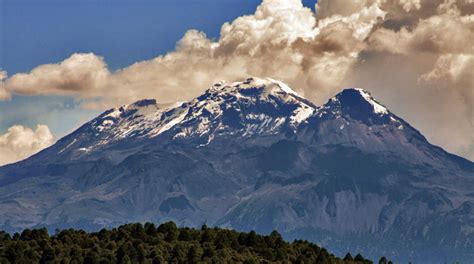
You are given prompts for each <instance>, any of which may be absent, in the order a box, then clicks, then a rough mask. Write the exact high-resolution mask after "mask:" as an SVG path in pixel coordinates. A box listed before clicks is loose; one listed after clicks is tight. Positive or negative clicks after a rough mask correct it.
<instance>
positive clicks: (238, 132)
mask: <svg viewBox="0 0 474 264" xmlns="http://www.w3.org/2000/svg"><path fill="white" fill-rule="evenodd" d="M473 206H474V163H473V162H471V161H469V160H466V159H463V158H461V157H458V156H455V155H452V154H449V153H447V152H446V151H444V150H443V149H441V148H439V147H437V146H434V145H432V144H430V143H429V142H428V141H427V140H426V138H425V137H424V136H423V135H422V134H421V133H420V132H419V131H417V130H416V129H415V128H413V127H412V126H410V124H408V123H407V122H405V121H404V120H403V119H402V118H400V117H398V116H396V115H395V114H393V113H392V112H390V110H388V109H387V108H386V107H385V106H383V104H381V103H379V102H377V101H376V100H375V99H374V98H372V97H371V95H370V93H369V92H367V91H365V90H363V89H346V90H343V91H342V92H340V93H339V94H337V95H336V96H334V97H333V98H331V99H330V100H329V101H328V102H327V103H326V104H324V105H322V106H316V105H315V104H313V103H312V102H311V101H309V100H307V99H305V98H303V97H301V96H300V95H298V94H297V93H295V92H294V91H293V90H292V89H291V88H290V87H288V86H287V85H285V84H284V83H282V82H280V81H276V80H273V79H268V78H266V79H260V78H249V79H247V80H244V81H242V82H235V83H227V82H220V83H217V84H215V85H214V86H212V87H211V88H210V89H208V90H206V92H205V93H203V94H202V95H200V96H199V97H197V98H195V99H193V100H190V101H188V102H183V103H177V104H173V105H160V104H158V103H157V102H156V101H155V100H142V101H138V102H135V103H133V104H130V105H125V106H122V107H119V108H115V109H111V110H108V111H106V112H104V113H103V114H101V115H100V116H98V117H97V118H95V119H93V120H91V121H90V122H87V123H86V124H84V125H83V126H82V127H80V128H79V129H77V130H76V131H74V132H73V133H71V134H69V135H68V136H66V137H64V138H62V139H61V140H59V141H58V142H57V143H56V144H55V145H53V146H51V147H50V148H48V149H46V150H44V151H42V152H40V153H38V154H37V155H34V156H32V157H30V158H28V159H26V160H24V161H21V162H18V163H15V164H11V165H7V166H4V167H1V168H0V211H1V212H5V213H3V214H2V215H0V227H1V228H2V229H5V230H8V231H17V230H20V229H22V228H25V227H36V226H47V227H48V228H50V229H54V228H66V227H76V228H85V229H89V230H96V229H99V228H101V227H104V226H116V225H119V224H122V223H127V222H131V221H153V222H157V223H161V222H163V221H166V220H173V221H176V222H177V223H180V224H182V225H191V226H200V225H202V224H203V223H207V224H208V225H218V226H222V227H229V228H234V229H238V230H250V229H254V230H256V231H258V232H261V233H269V232H270V231H271V230H273V229H277V230H278V231H279V232H282V233H283V235H284V236H285V237H286V238H289V239H291V238H303V239H309V240H311V241H314V242H316V243H320V244H321V245H323V246H325V247H327V248H329V249H330V250H331V251H335V252H336V253H337V254H339V255H341V254H344V253H346V252H348V251H351V252H356V251H360V252H361V253H363V255H364V256H368V257H371V258H374V259H376V258H377V257H379V256H381V255H385V256H387V257H389V258H390V259H394V260H397V261H404V262H406V261H408V260H410V261H414V262H415V263H442V262H444V261H450V262H452V261H456V260H459V261H468V260H470V259H472V258H474V253H473V252H474V245H473V244H472V241H474V217H473V215H474V207H473Z"/></svg>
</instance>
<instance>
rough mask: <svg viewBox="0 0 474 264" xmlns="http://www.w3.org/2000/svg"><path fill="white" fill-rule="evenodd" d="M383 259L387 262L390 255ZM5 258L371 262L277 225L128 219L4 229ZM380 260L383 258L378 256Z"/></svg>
mask: <svg viewBox="0 0 474 264" xmlns="http://www.w3.org/2000/svg"><path fill="white" fill-rule="evenodd" d="M381 261H382V262H381V263H388V262H387V260H386V259H385V258H383V259H381ZM0 263H2V264H3V263H5V264H9V263H11V264H20V263H21V264H22V263H71V264H74V263H77V264H79V263H86V264H107V263H123V264H128V263H146V264H158V263H328V264H340V263H341V264H342V263H353V264H369V263H372V262H371V261H369V260H366V259H364V258H363V257H362V256H361V255H360V254H358V255H357V256H356V257H355V258H352V256H351V255H350V254H347V256H346V257H345V258H344V259H339V258H337V257H335V256H334V255H332V254H329V253H328V252H327V250H326V249H324V248H320V247H318V246H317V245H315V244H312V243H310V242H308V241H302V240H295V241H294V242H292V243H289V242H286V241H285V240H283V238H282V236H281V235H280V234H279V233H278V232H277V231H273V232H272V233H271V234H270V235H268V236H261V235H258V234H257V233H255V232H254V231H251V232H249V233H242V232H236V231H233V230H228V229H221V228H210V227H208V226H207V225H203V226H202V228H201V229H193V228H178V227H177V226H176V224H175V223H173V222H167V223H164V224H162V225H160V226H159V227H156V226H155V225H154V224H152V223H146V224H145V225H142V224H127V225H123V226H120V227H118V228H113V229H111V230H106V229H102V230H100V231H99V232H95V233H86V232H84V231H82V230H73V229H67V230H58V231H57V233H56V234H55V235H53V236H50V235H48V232H47V230H46V229H44V228H43V229H33V230H30V229H25V230H24V231H23V232H22V233H21V234H18V233H16V234H14V235H13V236H10V235H9V234H8V233H5V232H0ZM379 263H380V262H379Z"/></svg>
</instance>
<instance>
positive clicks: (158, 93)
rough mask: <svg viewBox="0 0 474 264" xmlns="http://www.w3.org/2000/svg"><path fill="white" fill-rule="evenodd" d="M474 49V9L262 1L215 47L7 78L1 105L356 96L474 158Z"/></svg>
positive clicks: (400, 2) (192, 34)
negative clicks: (239, 82) (247, 92)
mask: <svg viewBox="0 0 474 264" xmlns="http://www.w3.org/2000/svg"><path fill="white" fill-rule="evenodd" d="M473 43H474V1H473V0H359V1H346V0H320V1H319V2H318V4H316V13H314V12H312V10H311V9H309V8H306V7H304V6H303V5H302V3H301V1H300V0H264V1H263V2H262V3H261V5H260V6H259V7H258V8H257V10H256V11H255V13H254V14H251V15H246V16H241V17H239V18H237V19H235V20H234V21H232V22H230V23H225V24H224V25H222V27H221V33H220V38H219V39H217V40H211V39H209V38H207V37H206V35H205V34H204V33H203V32H199V31H196V30H190V31H188V32H187V33H186V34H185V35H184V36H183V38H182V39H181V40H180V41H179V42H178V43H177V46H176V50H175V51H173V52H170V53H168V54H165V55H163V56H159V57H156V58H154V59H151V60H147V61H141V62H137V63H135V64H133V65H130V66H128V67H125V68H123V69H120V70H118V71H111V70H110V69H108V67H107V64H106V62H105V61H104V59H103V58H102V57H100V56H97V55H95V54H92V53H88V54H73V55H72V56H71V57H69V58H67V59H65V60H64V61H62V62H59V63H54V64H47V65H40V66H38V67H36V68H35V69H33V70H32V71H31V72H29V73H21V74H15V75H13V76H11V77H10V78H5V77H6V73H3V75H0V77H1V76H3V77H2V78H3V79H4V80H3V82H2V86H0V98H7V97H8V95H9V94H11V93H14V94H20V95H38V94H56V95H68V96H75V97H77V98H81V99H83V100H84V107H92V108H106V107H110V106H116V105H119V104H123V103H129V102H131V101H134V100H138V99H142V98H157V99H158V100H159V101H161V102H163V103H168V102H174V101H178V100H185V99H189V98H191V97H194V96H197V95H199V94H200V93H201V92H202V91H203V90H204V89H206V88H207V87H209V86H210V85H211V84H212V83H214V82H216V81H219V80H222V79H225V80H235V79H241V78H245V77H247V76H264V77H265V76H268V77H272V78H275V79H281V80H283V81H285V82H287V83H288V84H290V85H291V86H292V87H293V88H294V89H295V90H297V91H298V92H300V93H301V94H303V95H304V96H306V97H308V98H309V99H311V100H313V101H315V102H316V103H323V102H324V101H325V100H327V99H328V98H329V97H330V96H332V95H334V94H335V93H337V92H338V91H340V90H341V89H342V88H344V87H355V86H357V87H363V88H366V89H368V90H370V91H371V92H372V93H373V94H374V95H375V96H376V97H377V98H379V99H380V101H382V102H384V103H385V104H387V106H388V107H389V108H390V109H391V110H392V111H394V112H395V113H397V114H399V115H400V116H402V117H405V118H406V119H407V121H409V122H411V123H412V124H413V125H414V126H415V127H417V128H419V129H421V130H422V132H423V133H424V134H425V135H427V136H428V138H429V139H430V141H432V142H433V143H435V144H438V145H441V146H443V147H445V148H447V149H448V150H449V151H452V152H455V153H458V154H461V155H464V156H466V157H468V158H470V159H474V138H473V134H474V131H473V130H474V129H473V125H474V120H473V100H474V92H473V91H474V77H473V73H472V69H473V64H474V44H473Z"/></svg>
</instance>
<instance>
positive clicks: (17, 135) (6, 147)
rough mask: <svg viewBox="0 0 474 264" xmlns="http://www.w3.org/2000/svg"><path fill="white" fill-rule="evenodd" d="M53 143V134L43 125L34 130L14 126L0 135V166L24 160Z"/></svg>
mask: <svg viewBox="0 0 474 264" xmlns="http://www.w3.org/2000/svg"><path fill="white" fill-rule="evenodd" d="M53 143H54V137H53V134H51V131H50V130H49V128H48V127H47V126H45V125H38V126H37V127H36V130H32V129H31V128H27V127H24V126H20V125H16V126H12V127H10V128H9V129H8V131H7V132H6V133H5V134H0V165H5V164H9V163H13V162H15V161H19V160H22V159H25V158H27V157H29V156H31V155H32V154H35V153H36V152H38V151H40V150H42V149H44V148H46V147H49V146H51V145H52V144H53Z"/></svg>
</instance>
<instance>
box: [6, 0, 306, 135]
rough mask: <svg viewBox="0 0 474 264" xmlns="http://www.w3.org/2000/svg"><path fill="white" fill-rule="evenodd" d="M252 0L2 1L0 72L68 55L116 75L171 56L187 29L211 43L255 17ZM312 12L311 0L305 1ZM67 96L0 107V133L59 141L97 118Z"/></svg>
mask: <svg viewBox="0 0 474 264" xmlns="http://www.w3.org/2000/svg"><path fill="white" fill-rule="evenodd" d="M259 3H260V1H250V0H244V1H242V0H199V1H197V0H172V1H171V0H170V1H162V0H155V1H136V0H134V1H124V0H114V1H110V0H100V1H99V0H91V1H89V0H80V1H77V0H0V68H1V69H3V70H5V71H7V72H8V75H9V76H12V75H13V74H15V73H18V72H28V71H30V70H31V69H33V68H34V67H36V66H37V65H41V64H46V63H54V62H60V61H62V60H64V59H65V58H67V57H69V56H70V55H71V54H72V53H74V52H93V53H94V54H97V55H100V56H103V57H104V58H105V61H106V62H107V64H108V65H109V68H110V69H112V70H114V69H119V68H122V67H125V66H127V65H130V64H132V63H134V62H136V61H142V60H146V59H151V58H154V57H156V56H157V55H160V54H164V53H166V52H167V51H170V50H173V49H174V47H175V44H176V42H177V41H178V40H179V39H180V38H181V37H182V36H183V34H184V33H185V32H186V31H187V30H189V29H198V30H201V31H204V32H205V33H206V34H207V35H208V36H209V37H210V38H217V37H218V35H219V31H220V27H221V25H222V24H223V23H224V22H226V21H232V20H233V19H235V18H236V17H239V16H241V15H243V14H251V13H253V12H254V11H255V8H256V7H257V6H258V4H259ZM305 4H306V5H307V6H311V7H313V6H314V1H305ZM78 106H79V104H78V102H76V101H75V100H74V99H73V98H69V97H60V96H14V97H13V98H12V100H11V101H0V134H1V133H3V132H4V131H5V130H6V129H8V128H9V127H10V126H12V125H14V124H21V125H25V126H29V127H34V126H36V124H38V123H42V124H47V125H48V126H49V127H50V128H51V129H52V131H53V133H54V134H55V135H56V136H57V137H60V136H63V135H64V134H65V133H68V132H71V130H72V129H73V128H75V127H77V126H78V125H79V124H81V123H83V122H84V121H87V120H88V119H90V118H92V117H94V116H95V115H96V114H98V111H91V110H85V109H81V108H79V107H78Z"/></svg>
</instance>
